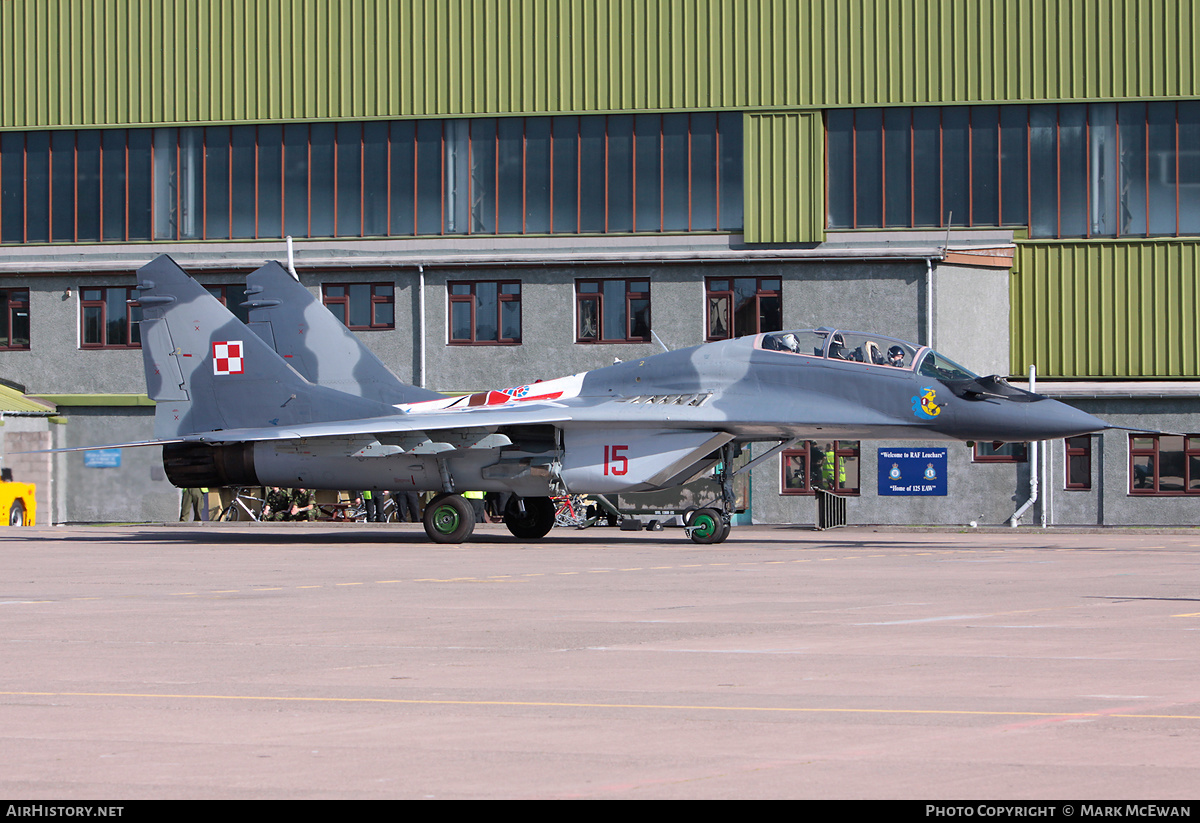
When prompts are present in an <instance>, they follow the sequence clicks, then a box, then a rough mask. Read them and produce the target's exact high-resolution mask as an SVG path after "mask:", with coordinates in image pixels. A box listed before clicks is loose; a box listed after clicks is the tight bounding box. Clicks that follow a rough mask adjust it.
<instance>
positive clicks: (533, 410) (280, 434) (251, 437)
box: [181, 398, 610, 443]
mask: <svg viewBox="0 0 1200 823" xmlns="http://www.w3.org/2000/svg"><path fill="white" fill-rule="evenodd" d="M608 402H610V401H608V400H607V399H606V398H595V401H594V402H580V399H579V398H573V399H572V402H571V405H570V406H569V407H568V406H567V405H566V404H564V403H513V404H512V407H508V408H503V407H502V408H496V407H493V408H476V409H463V410H449V411H446V410H443V411H432V412H425V413H411V414H396V415H389V416H387V417H368V418H361V419H352V420H341V421H333V422H328V423H304V424H299V425H286V426H261V427H256V428H241V429H222V430H216V431H209V432H199V433H196V434H189V435H185V436H184V437H182V438H181V439H182V440H183V441H191V442H204V443H244V442H251V441H259V440H264V441H265V440H299V439H305V438H318V437H349V436H354V435H387V434H404V433H411V432H431V431H445V430H448V429H480V428H491V427H497V426H514V425H539V424H554V423H565V422H568V421H570V420H574V419H576V418H577V415H578V412H579V411H580V409H581V408H583V407H593V406H596V405H601V404H606V403H608Z"/></svg>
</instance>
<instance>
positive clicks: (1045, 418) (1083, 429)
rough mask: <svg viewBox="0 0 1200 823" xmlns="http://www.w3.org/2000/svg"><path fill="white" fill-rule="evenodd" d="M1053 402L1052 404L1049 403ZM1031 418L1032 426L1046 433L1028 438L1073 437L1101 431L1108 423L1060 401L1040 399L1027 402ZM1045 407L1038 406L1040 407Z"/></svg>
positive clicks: (1051, 438) (1052, 438)
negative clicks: (1042, 429) (1035, 401)
mask: <svg viewBox="0 0 1200 823" xmlns="http://www.w3.org/2000/svg"><path fill="white" fill-rule="evenodd" d="M1050 404H1053V405H1050ZM1029 405H1030V406H1031V407H1032V408H1031V409H1030V416H1031V418H1035V419H1031V420H1030V423H1031V424H1032V425H1033V426H1034V427H1038V428H1044V429H1045V431H1046V432H1047V433H1046V434H1043V435H1039V436H1034V437H1029V438H1027V439H1029V440H1054V439H1058V438H1060V437H1075V436H1076V435H1080V434H1088V433H1090V432H1095V431H1101V430H1102V429H1105V428H1107V427H1108V424H1107V423H1105V422H1104V421H1103V420H1101V419H1100V418H1099V417H1095V416H1093V415H1090V414H1088V413H1087V412H1085V411H1081V410H1079V409H1077V408H1075V407H1074V406H1068V405H1067V404H1066V403H1060V402H1059V401H1057V400H1042V401H1039V402H1037V403H1030V404H1029ZM1043 406H1044V407H1045V408H1040V407H1043Z"/></svg>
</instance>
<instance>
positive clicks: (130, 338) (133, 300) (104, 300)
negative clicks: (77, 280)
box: [79, 286, 142, 350]
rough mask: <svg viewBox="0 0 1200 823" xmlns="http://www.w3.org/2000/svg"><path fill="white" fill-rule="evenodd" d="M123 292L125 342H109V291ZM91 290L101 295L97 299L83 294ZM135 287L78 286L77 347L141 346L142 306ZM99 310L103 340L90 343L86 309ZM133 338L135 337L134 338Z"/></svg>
mask: <svg viewBox="0 0 1200 823" xmlns="http://www.w3.org/2000/svg"><path fill="white" fill-rule="evenodd" d="M118 289H120V290H123V291H124V292H125V329H126V335H125V336H126V342H124V343H110V342H109V341H108V323H109V320H108V304H109V292H110V291H116V290H118ZM91 291H99V292H100V293H101V296H100V298H99V299H96V298H88V297H85V295H86V294H87V293H88V292H91ZM136 292H137V287H136V286H81V287H80V288H79V347H80V348H81V349H90V350H99V349H140V348H141V347H142V334H141V327H140V325H139V324H140V323H141V321H142V316H141V314H142V306H141V304H140V303H138V302H137V295H136ZM88 309H99V310H100V329H101V334H102V335H103V338H104V339H103V342H100V343H90V342H88V340H87V310H88ZM134 338H137V339H136V340H135V339H134Z"/></svg>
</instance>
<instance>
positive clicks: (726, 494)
mask: <svg viewBox="0 0 1200 823" xmlns="http://www.w3.org/2000/svg"><path fill="white" fill-rule="evenodd" d="M733 457H734V446H733V444H731V443H726V444H725V445H724V446H722V447H721V464H720V469H719V470H718V472H717V477H716V479H717V481H718V482H719V483H720V484H721V508H720V509H716V508H705V509H697V510H696V511H694V512H692V514H691V516H690V517H688V519H687V522H686V523H685V524H684V525H685V528H686V529H687V534H688V537H690V538H691V539H692V542H693V543H700V544H709V543H723V542H725V538H727V537H729V531H730V529H731V528H732V527H733V507H734V495H733Z"/></svg>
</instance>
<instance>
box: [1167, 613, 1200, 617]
mask: <svg viewBox="0 0 1200 823" xmlns="http://www.w3.org/2000/svg"><path fill="white" fill-rule="evenodd" d="M1171 617H1200V612H1191V613H1190V614H1173V615H1171Z"/></svg>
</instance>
